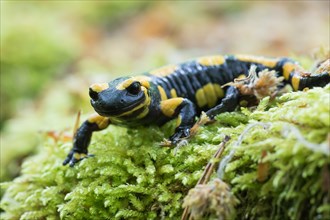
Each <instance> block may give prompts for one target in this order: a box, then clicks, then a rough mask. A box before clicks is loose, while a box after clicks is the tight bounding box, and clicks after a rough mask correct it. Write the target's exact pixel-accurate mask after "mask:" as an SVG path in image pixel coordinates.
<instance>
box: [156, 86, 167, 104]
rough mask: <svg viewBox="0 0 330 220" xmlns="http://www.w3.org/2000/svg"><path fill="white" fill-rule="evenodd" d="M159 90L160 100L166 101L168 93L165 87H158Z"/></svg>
mask: <svg viewBox="0 0 330 220" xmlns="http://www.w3.org/2000/svg"><path fill="white" fill-rule="evenodd" d="M157 88H158V91H159V94H160V98H161V100H162V101H164V100H166V99H167V95H166V92H165V90H164V89H163V87H161V86H157Z"/></svg>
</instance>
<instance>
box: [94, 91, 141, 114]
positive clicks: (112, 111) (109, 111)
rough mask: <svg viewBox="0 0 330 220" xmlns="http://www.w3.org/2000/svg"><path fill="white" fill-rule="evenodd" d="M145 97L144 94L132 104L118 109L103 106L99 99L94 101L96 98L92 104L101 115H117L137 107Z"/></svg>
mask: <svg viewBox="0 0 330 220" xmlns="http://www.w3.org/2000/svg"><path fill="white" fill-rule="evenodd" d="M145 99H146V98H145V97H144V96H143V97H141V98H140V99H139V100H136V101H135V102H134V103H132V104H131V105H128V106H124V107H121V108H117V109H114V108H112V109H109V108H107V107H102V106H101V105H100V103H98V102H97V101H94V100H91V104H92V106H93V108H94V110H95V111H96V112H97V113H98V114H99V115H102V116H117V115H120V114H123V113H125V112H128V111H130V110H132V109H134V108H135V107H137V106H138V105H140V104H141V103H143V102H144V101H145Z"/></svg>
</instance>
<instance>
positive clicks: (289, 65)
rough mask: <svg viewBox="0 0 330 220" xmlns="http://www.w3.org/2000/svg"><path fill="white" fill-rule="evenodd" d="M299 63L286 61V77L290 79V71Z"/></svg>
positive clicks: (284, 74)
mask: <svg viewBox="0 0 330 220" xmlns="http://www.w3.org/2000/svg"><path fill="white" fill-rule="evenodd" d="M296 67H297V65H296V64H294V63H286V64H284V65H283V76H284V79H286V80H288V79H289V77H290V73H291V72H293V71H294V70H295V69H296Z"/></svg>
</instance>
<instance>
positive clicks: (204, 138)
mask: <svg viewBox="0 0 330 220" xmlns="http://www.w3.org/2000/svg"><path fill="white" fill-rule="evenodd" d="M329 112H330V86H329V85H328V86H327V87H325V88H315V89H312V90H308V91H305V92H292V93H288V94H285V95H283V96H281V97H279V98H276V100H274V101H270V100H269V98H265V99H263V100H262V101H261V103H260V104H259V106H258V107H257V108H256V109H255V110H254V111H252V110H249V109H246V108H243V109H241V110H240V111H236V112H233V113H224V114H221V115H219V116H217V119H218V121H217V122H216V123H214V124H212V125H208V126H203V127H201V128H200V130H199V133H198V134H197V135H196V136H195V137H194V138H192V139H191V140H190V141H189V144H188V145H185V146H181V147H179V148H176V149H173V148H167V147H161V146H160V145H159V142H161V141H162V139H163V138H164V137H168V136H169V134H171V132H172V131H173V129H174V124H173V122H171V123H168V124H166V125H165V126H163V127H161V128H158V127H147V128H142V127H141V128H137V129H125V128H120V127H115V126H110V127H109V128H108V129H107V130H105V131H102V132H99V133H97V134H95V135H94V137H93V141H92V144H91V146H90V153H92V154H95V157H90V158H88V159H85V160H83V161H81V162H80V163H78V164H77V165H76V166H75V167H74V168H70V167H67V166H62V161H63V159H64V158H65V156H66V154H67V152H68V151H69V149H70V148H71V144H70V143H58V144H54V143H53V142H52V141H51V140H45V142H44V146H43V147H42V149H40V152H39V153H38V154H36V155H35V156H33V157H31V158H29V159H27V160H26V161H25V162H24V164H23V169H22V174H21V176H20V177H18V178H16V179H15V180H13V181H12V182H7V183H3V184H2V187H3V188H5V189H6V193H5V196H4V197H3V199H2V202H1V208H2V209H4V210H5V213H3V215H2V216H1V217H2V218H4V219H60V218H62V219H84V218H88V219H159V218H160V217H164V218H165V219H178V218H180V216H181V214H182V211H183V209H182V202H183V199H184V197H185V196H186V195H187V193H188V191H189V189H191V188H193V187H194V186H195V184H196V182H197V181H198V179H199V178H200V176H201V174H202V172H203V169H204V168H205V165H206V164H207V163H208V161H209V160H210V159H211V157H212V155H213V154H214V152H215V151H216V150H217V148H218V145H219V143H220V142H221V140H222V139H223V138H224V136H225V135H229V136H230V137H231V141H230V143H229V144H228V146H227V147H226V150H225V152H224V154H223V156H222V159H223V157H224V156H226V155H228V154H229V153H230V152H231V153H232V155H233V157H232V158H231V160H230V161H229V163H228V164H227V166H226V167H225V169H224V173H222V174H221V175H222V180H223V181H224V182H226V183H227V184H228V185H229V186H230V188H231V191H232V192H233V194H234V195H235V197H236V198H237V199H238V201H239V205H238V206H236V208H235V209H236V216H237V218H238V219H242V218H260V219H269V218H272V219H302V218H306V219H325V218H327V217H329V213H330V205H329V199H330V196H329V184H328V183H329V165H330V160H329V132H330V115H329ZM260 122H261V123H262V124H260ZM256 123H259V124H256ZM260 125H266V126H260ZM216 175H217V174H216V173H214V175H213V176H212V178H215V177H216Z"/></svg>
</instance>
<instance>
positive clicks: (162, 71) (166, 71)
mask: <svg viewBox="0 0 330 220" xmlns="http://www.w3.org/2000/svg"><path fill="white" fill-rule="evenodd" d="M176 69H177V65H167V66H164V67H161V68H159V69H155V70H152V71H150V72H149V73H150V74H151V75H154V76H160V77H161V76H167V75H170V74H171V73H173V72H174V71H175V70H176Z"/></svg>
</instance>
